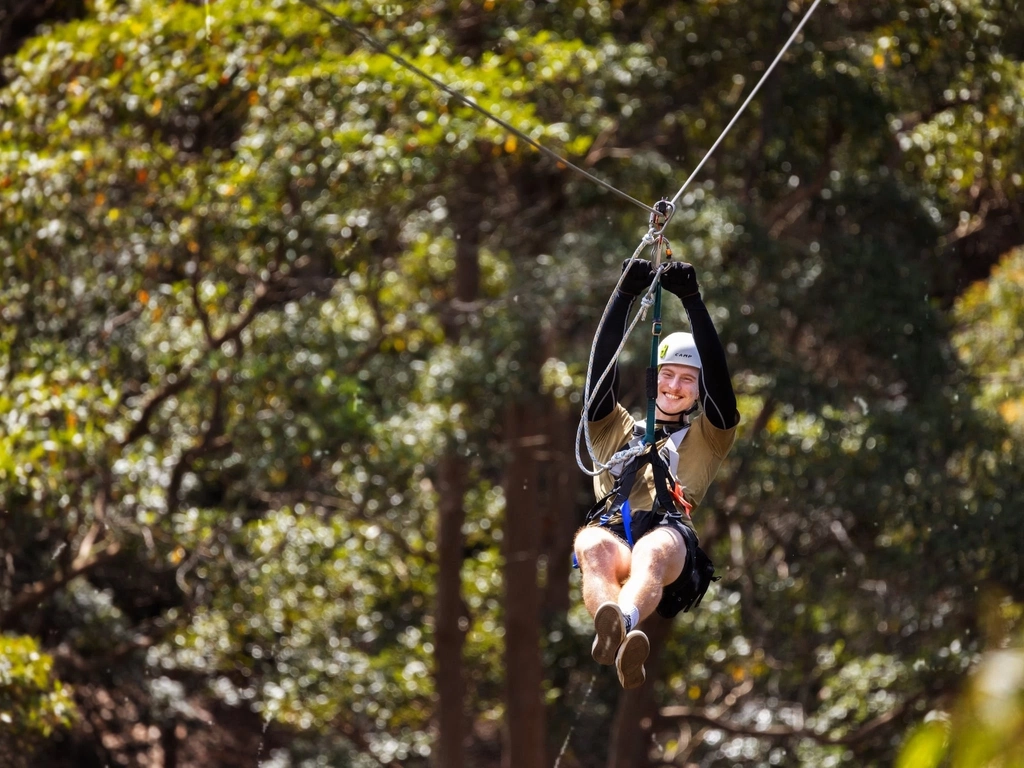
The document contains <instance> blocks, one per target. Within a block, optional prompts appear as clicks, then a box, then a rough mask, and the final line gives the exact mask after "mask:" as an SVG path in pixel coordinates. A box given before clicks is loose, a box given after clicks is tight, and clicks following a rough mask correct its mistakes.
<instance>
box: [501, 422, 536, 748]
mask: <svg viewBox="0 0 1024 768" xmlns="http://www.w3.org/2000/svg"><path fill="white" fill-rule="evenodd" d="M506 416H507V421H506V434H507V435H508V446H509V448H510V452H511V455H510V457H509V464H508V469H507V474H506V478H505V526H504V549H505V670H506V675H505V680H506V683H505V684H506V692H507V693H506V705H507V714H506V726H507V734H508V743H507V745H506V749H505V753H504V759H503V761H502V763H503V765H504V766H505V768H546V760H545V750H544V701H543V697H542V696H541V684H542V682H543V679H544V674H543V669H542V664H541V656H540V598H541V595H540V585H539V584H538V582H537V560H538V556H539V549H540V547H539V541H540V526H541V519H540V517H541V516H540V512H539V509H538V497H537V479H538V473H537V462H536V457H535V455H534V452H535V449H536V442H537V439H536V436H535V435H534V431H535V430H534V424H535V417H534V415H533V414H532V413H531V412H530V409H529V407H528V406H526V405H524V404H521V403H515V402H513V403H512V404H510V406H509V408H508V411H507V414H506Z"/></svg>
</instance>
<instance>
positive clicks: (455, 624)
mask: <svg viewBox="0 0 1024 768" xmlns="http://www.w3.org/2000/svg"><path fill="white" fill-rule="evenodd" d="M464 175H465V177H466V179H467V180H468V181H467V183H466V185H465V186H464V188H463V193H462V199H461V200H458V201H456V204H455V206H453V207H454V211H455V212H454V215H453V220H454V223H455V228H456V232H457V233H458V237H457V238H456V244H455V290H454V292H453V300H452V301H451V302H450V304H449V306H448V308H447V312H446V313H445V314H444V316H443V318H442V322H443V324H444V328H445V335H446V337H447V339H448V341H449V343H452V344H460V343H462V341H463V340H464V338H465V336H466V334H467V329H468V328H469V324H468V323H467V322H465V320H466V315H467V313H468V312H470V311H472V302H474V301H475V300H476V298H477V294H478V293H479V290H480V232H481V229H480V224H481V217H482V215H483V204H482V201H483V194H482V192H481V190H480V188H479V186H480V184H479V178H480V173H479V170H478V169H470V170H469V171H467V172H466V173H465V174H464ZM474 180H476V181H474ZM472 405H473V404H472V403H470V406H472ZM467 471H468V462H467V461H466V459H465V458H463V457H462V456H460V455H459V452H458V446H457V445H456V444H455V442H454V440H453V441H452V443H451V445H449V447H448V449H447V451H446V452H445V454H444V455H443V456H442V457H441V459H440V463H439V469H438V475H439V482H438V492H439V495H440V500H439V503H438V528H437V539H438V541H437V557H438V572H437V608H436V611H437V613H436V615H435V617H434V622H435V627H434V630H435V634H436V638H437V645H436V647H435V649H434V661H435V664H436V672H437V693H438V739H437V750H436V753H435V763H434V764H435V765H436V766H437V768H462V766H463V765H464V764H465V754H464V742H465V740H466V714H465V712H466V707H465V696H466V684H465V679H464V674H463V664H462V649H463V645H464V642H465V637H466V630H467V629H468V627H469V616H468V611H467V610H466V606H465V603H464V602H463V600H462V561H463V558H464V543H465V542H464V537H463V533H462V526H463V523H464V522H465V520H466V511H465V507H464V506H463V497H464V496H465V493H466V474H467Z"/></svg>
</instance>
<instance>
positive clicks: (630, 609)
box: [622, 605, 640, 632]
mask: <svg viewBox="0 0 1024 768" xmlns="http://www.w3.org/2000/svg"><path fill="white" fill-rule="evenodd" d="M622 615H623V616H625V617H626V631H627V632H629V631H630V630H632V629H634V628H636V625H637V624H639V623H640V609H639V608H637V607H636V606H635V605H624V606H622Z"/></svg>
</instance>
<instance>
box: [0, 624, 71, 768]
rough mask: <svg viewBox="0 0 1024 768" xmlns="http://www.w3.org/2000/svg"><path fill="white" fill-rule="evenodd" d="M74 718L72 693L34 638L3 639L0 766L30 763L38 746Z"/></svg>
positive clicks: (0, 648) (0, 649) (0, 640)
mask: <svg viewBox="0 0 1024 768" xmlns="http://www.w3.org/2000/svg"><path fill="white" fill-rule="evenodd" d="M74 720H75V705H74V701H73V700H72V696H71V689H70V688H69V687H68V686H67V685H65V684H64V683H62V682H61V681H60V680H58V679H56V677H55V676H54V673H53V658H52V657H51V656H50V655H48V654H46V653H43V652H41V651H40V650H39V644H38V643H37V642H36V640H35V639H33V638H31V637H21V636H14V635H7V634H4V635H0V750H2V753H3V754H2V756H0V764H2V765H5V766H8V765H10V766H15V765H22V764H27V762H25V761H28V760H29V759H30V758H31V756H32V754H33V753H34V752H35V750H36V748H37V747H39V746H40V745H41V743H42V742H43V741H44V740H45V739H48V738H49V737H50V736H52V735H53V734H54V732H56V731H59V730H64V729H67V728H69V727H70V726H71V725H72V723H73V722H74Z"/></svg>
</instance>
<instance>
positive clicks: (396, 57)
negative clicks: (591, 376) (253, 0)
mask: <svg viewBox="0 0 1024 768" xmlns="http://www.w3.org/2000/svg"><path fill="white" fill-rule="evenodd" d="M299 2H301V3H302V4H304V5H306V6H308V7H310V8H312V9H313V10H315V11H318V12H320V13H321V14H323V15H324V16H325V17H326V18H328V19H329V20H330V21H331V23H333V24H336V25H337V26H340V27H342V28H344V29H346V30H348V31H349V32H351V33H352V34H354V35H356V36H358V37H359V38H361V39H362V40H363V41H364V42H365V43H366V44H367V45H369V46H370V47H371V48H373V49H374V50H375V51H377V52H379V53H382V54H384V55H385V56H387V57H388V58H389V59H391V60H392V61H394V62H395V63H396V64H398V65H400V66H402V67H405V68H406V69H408V70H409V71H410V72H413V73H415V74H417V75H419V76H420V77H422V78H423V79H424V80H427V81H428V82H429V83H430V84H431V85H433V86H434V87H435V88H438V89H440V90H442V91H444V92H445V93H447V94H448V95H449V96H451V97H452V98H453V99H455V100H457V101H458V102H460V103H461V104H464V105H466V106H467V107H469V108H470V109H475V110H476V111H477V112H479V113H480V114H481V115H483V116H484V117H486V118H488V119H489V120H492V121H494V122H495V123H497V124H498V125H500V126H501V127H502V128H504V129H505V130H506V131H511V132H512V133H514V134H515V135H516V136H518V137H519V138H520V139H522V140H523V141H525V142H526V143H527V144H529V145H530V146H531V147H533V148H534V149H536V150H538V151H540V152H542V153H544V154H545V155H547V156H548V157H549V158H551V159H552V160H554V161H556V162H558V163H562V164H563V165H565V166H566V167H568V168H571V169H572V170H574V171H576V173H578V174H580V175H582V176H585V177H586V178H588V179H590V181H592V182H594V183H595V184H597V185H598V186H601V187H604V188H605V189H607V190H608V191H609V192H612V193H614V194H616V195H618V196H619V197H621V198H622V199H623V200H628V201H629V202H631V203H633V205H636V206H639V207H640V208H643V209H644V210H645V211H648V212H651V213H653V212H654V209H653V208H651V206H649V205H647V204H646V203H643V202H641V201H639V200H637V199H636V198H635V197H633V196H632V195H628V194H626V193H625V192H623V191H622V190H621V189H618V188H616V187H613V186H612V185H611V184H609V183H608V182H607V181H604V180H603V179H600V178H598V177H597V176H595V175H594V174H592V173H590V172H589V171H585V170H583V169H582V168H580V167H579V166H577V165H574V164H573V163H571V162H569V161H568V160H566V159H565V158H564V157H562V156H561V155H559V154H558V153H557V152H553V151H552V150H550V149H548V148H547V147H545V146H544V145H543V144H541V143H539V142H537V141H536V140H534V139H532V138H531V137H529V136H527V135H526V134H525V133H523V132H522V131H520V130H519V129H518V128H516V127H514V126H512V125H510V124H509V123H508V122H506V121H505V120H502V119H501V118H500V117H498V116H497V115H495V114H493V113H491V112H489V111H488V110H486V109H484V108H483V107H481V106H480V105H479V104H477V103H476V102H475V101H473V100H472V99H470V98H467V97H466V96H463V95H462V94H461V93H459V92H458V91H456V90H455V89H454V88H452V87H450V86H448V85H446V84H445V83H443V82H441V81H440V80H438V79H437V78H436V77H434V76H432V75H429V74H427V73H426V72H424V71H423V70H422V69H420V68H419V67H417V66H416V65H415V64H413V63H412V62H411V61H409V60H408V59H406V58H405V57H403V56H401V55H400V54H397V53H394V52H393V51H390V50H388V48H387V47H386V46H385V45H384V44H383V43H380V42H378V41H377V40H376V39H375V38H373V37H372V36H371V35H369V34H367V33H366V32H364V31H363V30H361V29H359V27H357V26H356V25H355V24H353V23H352V22H350V21H349V20H348V19H344V18H342V17H341V16H338V15H337V14H336V13H333V12H331V11H329V10H327V8H325V7H324V6H323V5H322V4H321V3H319V2H318V0H299Z"/></svg>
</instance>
